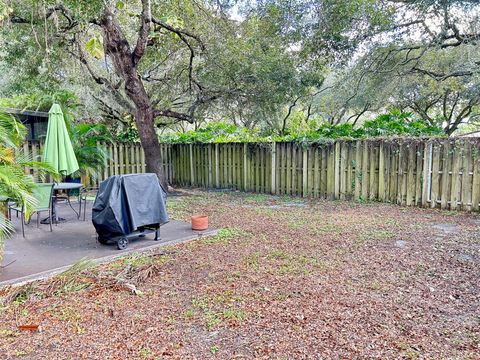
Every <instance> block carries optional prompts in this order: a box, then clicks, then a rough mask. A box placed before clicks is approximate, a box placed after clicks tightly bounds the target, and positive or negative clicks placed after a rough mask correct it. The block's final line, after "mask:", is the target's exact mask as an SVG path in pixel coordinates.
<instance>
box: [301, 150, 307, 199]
mask: <svg viewBox="0 0 480 360" xmlns="http://www.w3.org/2000/svg"><path fill="white" fill-rule="evenodd" d="M302 155H303V161H302V196H303V197H307V189H308V167H307V163H308V152H307V149H306V148H305V147H303V149H302Z"/></svg>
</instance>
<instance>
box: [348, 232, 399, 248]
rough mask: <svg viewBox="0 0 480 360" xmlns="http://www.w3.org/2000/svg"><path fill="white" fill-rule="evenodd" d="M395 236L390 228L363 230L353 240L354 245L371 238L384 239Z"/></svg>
mask: <svg viewBox="0 0 480 360" xmlns="http://www.w3.org/2000/svg"><path fill="white" fill-rule="evenodd" d="M393 237H395V233H394V232H393V231H390V230H383V229H382V230H375V229H373V230H370V229H369V230H365V231H362V232H361V233H360V235H359V236H358V237H357V239H356V240H355V241H354V245H355V246H360V245H362V244H364V243H366V242H367V241H372V240H386V239H391V238H393Z"/></svg>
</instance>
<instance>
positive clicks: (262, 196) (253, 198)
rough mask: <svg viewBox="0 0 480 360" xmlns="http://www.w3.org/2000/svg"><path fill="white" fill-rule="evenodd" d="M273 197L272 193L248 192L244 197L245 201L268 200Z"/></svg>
mask: <svg viewBox="0 0 480 360" xmlns="http://www.w3.org/2000/svg"><path fill="white" fill-rule="evenodd" d="M271 199H272V197H271V196H270V195H265V194H247V195H245V196H244V197H243V201H245V202H248V203H258V202H266V201H269V200H271Z"/></svg>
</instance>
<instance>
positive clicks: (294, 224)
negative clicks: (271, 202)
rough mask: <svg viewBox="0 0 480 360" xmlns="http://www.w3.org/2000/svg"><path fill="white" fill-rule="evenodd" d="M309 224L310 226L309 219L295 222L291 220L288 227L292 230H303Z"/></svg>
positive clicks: (295, 220)
mask: <svg viewBox="0 0 480 360" xmlns="http://www.w3.org/2000/svg"><path fill="white" fill-rule="evenodd" d="M307 224H308V220H307V219H294V220H290V221H289V222H288V223H287V226H288V227H289V228H290V229H293V230H297V229H301V228H304V227H306V226H307Z"/></svg>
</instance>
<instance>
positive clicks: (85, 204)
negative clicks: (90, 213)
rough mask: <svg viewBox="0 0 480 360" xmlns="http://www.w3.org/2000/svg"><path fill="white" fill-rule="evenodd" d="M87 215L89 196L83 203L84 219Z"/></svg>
mask: <svg viewBox="0 0 480 360" xmlns="http://www.w3.org/2000/svg"><path fill="white" fill-rule="evenodd" d="M86 215H87V197H86V196H85V203H84V204H83V221H85V219H86Z"/></svg>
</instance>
